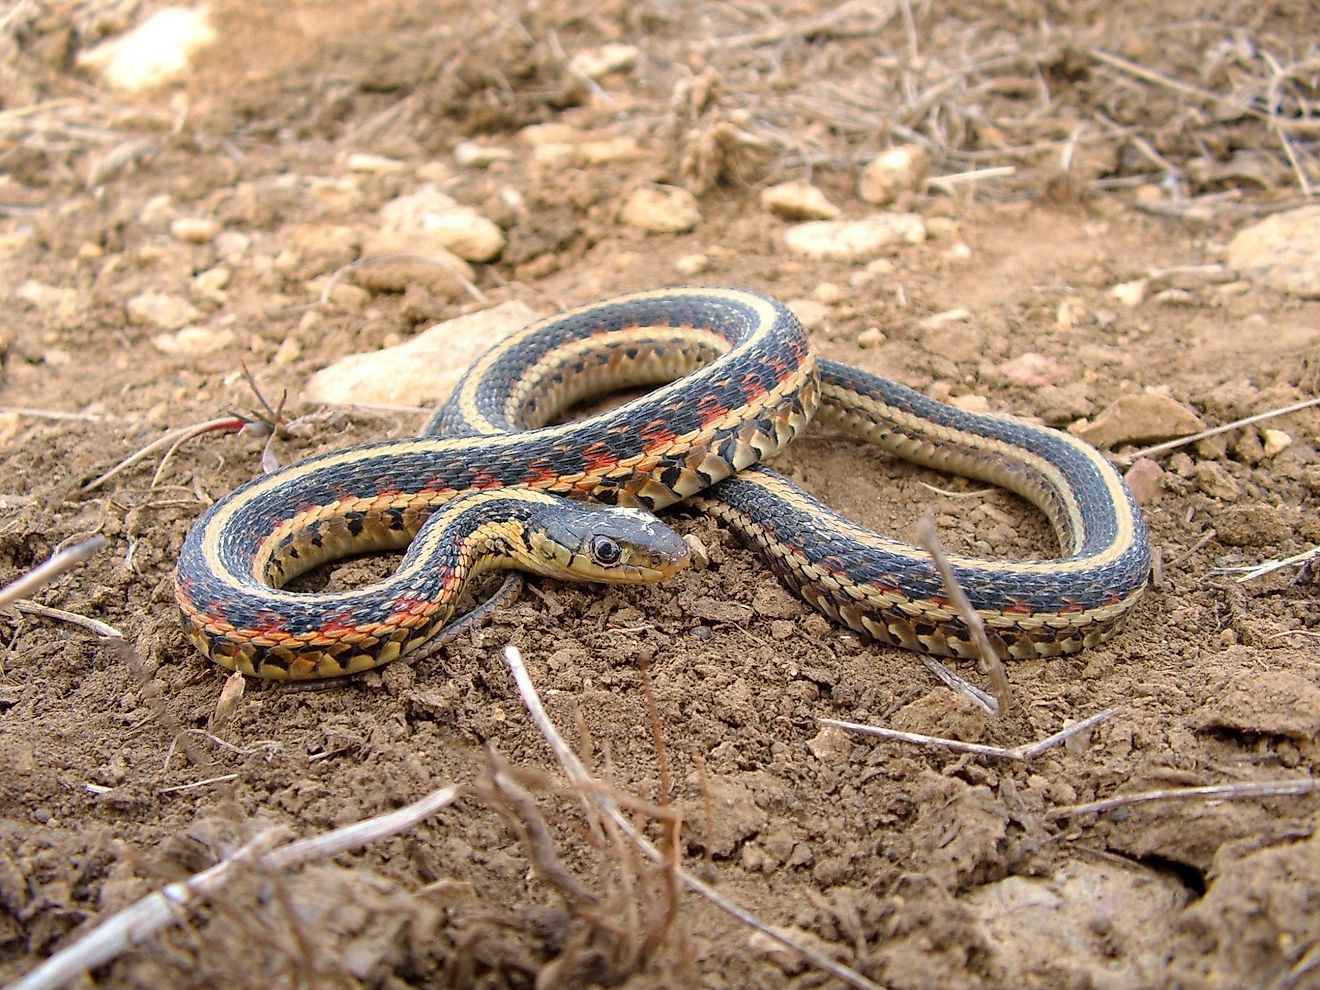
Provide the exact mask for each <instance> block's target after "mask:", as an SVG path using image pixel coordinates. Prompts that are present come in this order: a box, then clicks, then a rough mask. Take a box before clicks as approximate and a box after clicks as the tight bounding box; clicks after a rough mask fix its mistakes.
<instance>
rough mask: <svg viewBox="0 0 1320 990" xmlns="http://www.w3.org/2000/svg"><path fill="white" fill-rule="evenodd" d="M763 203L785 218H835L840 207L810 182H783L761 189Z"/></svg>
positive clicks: (772, 211) (778, 215)
mask: <svg viewBox="0 0 1320 990" xmlns="http://www.w3.org/2000/svg"><path fill="white" fill-rule="evenodd" d="M761 205H762V206H764V207H765V208H766V209H767V210H769V211H770V212H771V213H773V214H774V215H775V216H777V217H782V218H783V219H785V220H833V219H834V218H835V217H837V216H838V215H839V212H840V211H839V208H838V207H837V206H835V205H834V204H833V203H831V202H830V201H829V198H828V197H827V196H826V195H825V194H824V193H823V192H821V191H820V190H819V189H818V188H816V187H815V186H813V185H812V184H811V183H809V182H802V181H800V180H795V181H793V182H781V183H779V185H777V186H769V187H768V188H766V189H763V190H761Z"/></svg>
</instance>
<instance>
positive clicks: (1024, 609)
mask: <svg viewBox="0 0 1320 990" xmlns="http://www.w3.org/2000/svg"><path fill="white" fill-rule="evenodd" d="M1003 611H1004V612H1006V613H1009V614H1012V615H1031V614H1032V613H1033V612H1034V611H1035V609H1033V608H1032V607H1031V606H1030V605H1028V604H1027V603H1026V602H1024V601H1022V599H1020V598H1013V599H1010V600H1009V604H1008V605H1007V606H1005V608H1004V609H1003Z"/></svg>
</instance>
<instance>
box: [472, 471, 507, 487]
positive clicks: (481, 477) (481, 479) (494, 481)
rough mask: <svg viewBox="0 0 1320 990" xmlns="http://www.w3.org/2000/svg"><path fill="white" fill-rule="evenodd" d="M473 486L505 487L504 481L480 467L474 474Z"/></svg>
mask: <svg viewBox="0 0 1320 990" xmlns="http://www.w3.org/2000/svg"><path fill="white" fill-rule="evenodd" d="M472 487H473V488H477V489H487V488H503V487H504V482H503V481H501V480H500V479H499V478H497V477H496V476H495V475H493V474H491V472H489V471H487V470H486V469H485V468H478V469H477V471H476V472H475V473H474V474H473V476H472Z"/></svg>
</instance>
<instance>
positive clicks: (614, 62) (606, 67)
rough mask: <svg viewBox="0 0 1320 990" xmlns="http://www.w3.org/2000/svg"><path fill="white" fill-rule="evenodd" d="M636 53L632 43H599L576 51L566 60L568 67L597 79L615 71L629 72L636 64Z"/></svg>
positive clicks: (637, 52) (589, 77)
mask: <svg viewBox="0 0 1320 990" xmlns="http://www.w3.org/2000/svg"><path fill="white" fill-rule="evenodd" d="M638 54H640V53H639V51H638V49H637V47H636V46H634V45H618V44H613V45H601V46H600V47H599V48H588V49H586V50H585V51H580V52H578V53H577V54H576V55H574V56H573V57H572V58H571V59H569V60H568V67H569V69H571V70H572V71H573V72H576V73H577V74H578V75H582V76H586V77H587V78H588V79H594V80H597V81H599V80H601V79H604V78H605V77H606V76H608V75H610V74H612V73H615V72H631V71H632V70H633V69H634V68H636V66H637V56H638Z"/></svg>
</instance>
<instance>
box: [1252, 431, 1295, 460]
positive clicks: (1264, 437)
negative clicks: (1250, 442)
mask: <svg viewBox="0 0 1320 990" xmlns="http://www.w3.org/2000/svg"><path fill="white" fill-rule="evenodd" d="M1260 439H1261V441H1262V443H1263V445H1264V447H1265V456H1266V457H1273V456H1274V455H1275V454H1281V453H1283V452H1284V451H1285V450H1287V449H1288V447H1289V445H1291V444H1292V439H1293V438H1292V435H1291V434H1289V433H1285V432H1284V431H1283V430H1261V431H1260Z"/></svg>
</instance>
